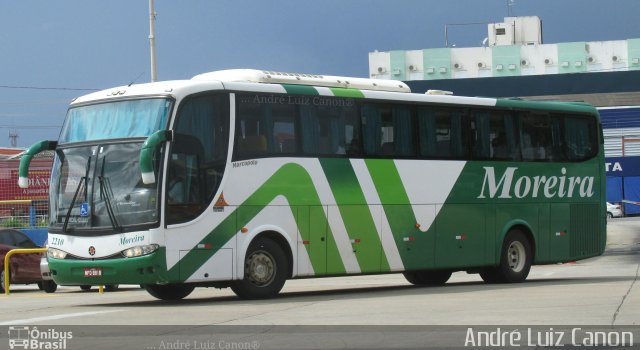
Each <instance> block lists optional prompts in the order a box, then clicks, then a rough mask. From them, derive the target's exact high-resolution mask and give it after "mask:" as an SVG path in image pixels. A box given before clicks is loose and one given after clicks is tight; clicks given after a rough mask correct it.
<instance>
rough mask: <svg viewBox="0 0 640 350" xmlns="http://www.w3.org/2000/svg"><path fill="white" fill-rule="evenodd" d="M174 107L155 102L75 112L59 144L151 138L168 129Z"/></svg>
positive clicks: (98, 106)
mask: <svg viewBox="0 0 640 350" xmlns="http://www.w3.org/2000/svg"><path fill="white" fill-rule="evenodd" d="M172 104H173V103H172V101H171V100H169V99H166V98H152V99H137V100H124V101H115V102H107V103H100V104H92V105H86V106H80V107H74V108H71V109H69V112H68V113H67V119H66V120H65V123H64V126H63V127H62V132H61V133H60V139H59V140H58V144H65V143H71V142H82V141H94V140H105V139H117V138H130V137H146V136H149V135H151V134H152V133H154V132H155V131H158V130H161V129H164V128H165V127H166V124H167V119H168V117H169V113H170V111H171V106H172Z"/></svg>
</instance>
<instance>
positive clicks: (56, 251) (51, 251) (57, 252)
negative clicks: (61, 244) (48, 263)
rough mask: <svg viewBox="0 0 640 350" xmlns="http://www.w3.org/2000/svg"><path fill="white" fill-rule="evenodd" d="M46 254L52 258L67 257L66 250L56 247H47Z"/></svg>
mask: <svg viewBox="0 0 640 350" xmlns="http://www.w3.org/2000/svg"><path fill="white" fill-rule="evenodd" d="M47 256H48V257H50V258H53V259H64V258H66V257H67V252H65V251H62V250H60V249H56V248H49V249H48V250H47Z"/></svg>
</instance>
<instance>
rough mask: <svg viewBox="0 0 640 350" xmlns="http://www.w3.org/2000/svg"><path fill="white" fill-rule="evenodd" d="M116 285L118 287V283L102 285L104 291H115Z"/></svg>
mask: <svg viewBox="0 0 640 350" xmlns="http://www.w3.org/2000/svg"><path fill="white" fill-rule="evenodd" d="M118 287H120V285H119V284H107V285H106V286H104V291H105V292H115V291H117V290H118Z"/></svg>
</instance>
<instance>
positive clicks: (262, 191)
mask: <svg viewBox="0 0 640 350" xmlns="http://www.w3.org/2000/svg"><path fill="white" fill-rule="evenodd" d="M277 196H284V197H285V198H286V199H287V201H288V202H289V203H290V204H294V203H295V205H308V206H320V205H321V203H320V198H319V196H318V193H317V191H316V188H315V186H314V185H313V181H312V180H311V177H310V176H309V173H308V172H307V171H306V169H304V168H303V167H302V166H300V165H298V164H293V163H289V164H285V165H284V166H282V167H281V168H280V169H278V170H277V171H276V172H275V173H274V174H273V175H272V176H271V177H270V178H269V179H268V180H267V181H266V182H265V183H264V184H263V185H262V186H260V188H259V189H258V190H257V191H256V192H254V193H253V194H252V195H251V196H250V197H249V198H247V199H246V200H245V201H244V202H243V203H242V204H241V205H240V206H239V207H238V208H236V210H235V211H234V213H232V214H231V215H229V216H228V217H227V218H226V219H225V220H224V221H223V222H222V223H221V224H220V225H218V226H217V227H216V228H215V229H214V230H213V231H211V232H210V233H209V234H208V235H207V236H205V237H204V239H203V240H202V241H200V242H199V244H212V246H213V249H211V250H208V251H207V253H206V254H203V251H202V250H197V249H192V250H190V251H189V252H188V253H187V254H186V255H185V257H184V258H183V259H182V260H180V262H179V263H178V264H177V265H175V266H174V267H173V268H171V269H170V270H169V275H170V276H178V275H180V276H182V277H184V276H191V275H192V274H193V273H194V272H195V271H196V270H197V269H198V268H199V267H200V266H202V265H203V264H204V263H205V262H206V261H207V260H209V258H211V257H212V256H213V255H214V254H215V253H216V252H217V251H218V250H219V249H220V248H221V247H222V246H223V245H225V244H226V243H227V242H228V241H229V240H230V239H232V238H233V237H234V236H235V235H236V233H237V232H238V231H239V229H240V228H241V227H243V226H245V225H246V224H247V223H249V222H250V221H251V220H252V219H253V218H254V217H255V216H256V215H258V213H260V211H262V210H263V209H264V208H265V207H266V206H267V204H269V203H271V202H272V201H273V199H275V198H276V197H277ZM289 208H290V210H291V211H292V214H293V216H294V218H296V224H297V226H298V230H300V234H301V236H303V237H304V236H308V234H309V232H308V231H307V230H311V228H310V227H309V225H304V222H301V221H303V220H304V216H298V215H296V214H297V213H296V212H295V206H294V205H292V206H290V207H289ZM323 216H324V215H323ZM236 219H237V222H236ZM322 219H324V221H325V227H327V235H329V236H332V234H331V232H330V229H329V227H328V223H327V218H326V216H324V217H323V218H322ZM306 231H307V232H306ZM306 248H307V252H308V253H309V249H310V247H309V246H308V245H307V246H306ZM293 253H294V254H295V252H293ZM309 256H310V259H311V265H312V266H313V269H314V271H323V269H324V266H323V264H324V261H325V260H324V259H321V258H314V255H312V254H309ZM327 256H340V254H339V253H338V248H337V246H336V244H335V241H334V240H332V239H329V240H327ZM331 265H332V268H331V272H332V273H334V274H344V273H345V268H344V265H343V263H342V261H332V262H331ZM184 278H186V277H184Z"/></svg>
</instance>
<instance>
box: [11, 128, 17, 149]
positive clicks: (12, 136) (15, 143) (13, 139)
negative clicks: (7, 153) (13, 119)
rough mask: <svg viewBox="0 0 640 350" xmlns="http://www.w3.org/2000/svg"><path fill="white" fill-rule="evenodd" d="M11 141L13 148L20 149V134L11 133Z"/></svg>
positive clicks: (13, 131) (12, 131)
mask: <svg viewBox="0 0 640 350" xmlns="http://www.w3.org/2000/svg"><path fill="white" fill-rule="evenodd" d="M9 140H10V141H11V147H13V148H16V147H18V132H17V131H16V130H11V131H9Z"/></svg>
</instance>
